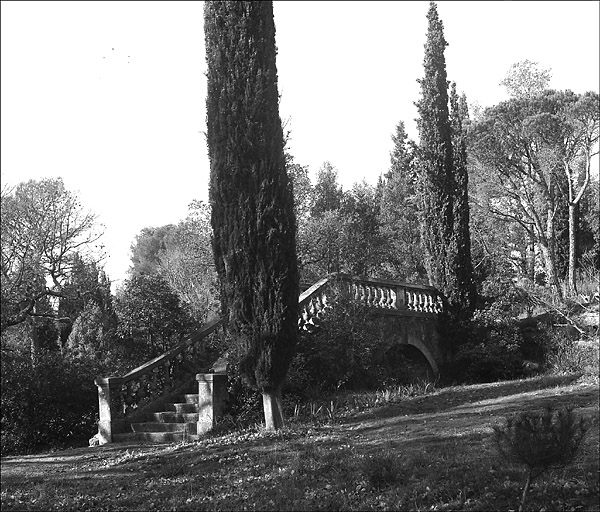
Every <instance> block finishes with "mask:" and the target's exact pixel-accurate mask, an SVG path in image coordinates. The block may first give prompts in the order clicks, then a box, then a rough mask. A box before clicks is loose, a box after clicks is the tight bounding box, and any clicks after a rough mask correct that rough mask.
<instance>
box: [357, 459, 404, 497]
mask: <svg viewBox="0 0 600 512" xmlns="http://www.w3.org/2000/svg"><path fill="white" fill-rule="evenodd" d="M362 469H363V473H364V475H365V478H366V480H367V482H369V484H370V485H371V486H372V487H373V488H374V489H377V490H381V489H384V488H385V487H387V486H390V485H395V484H397V483H399V482H401V481H402V480H403V477H404V472H403V470H402V465H401V463H400V459H399V457H398V455H397V454H396V453H393V452H391V451H386V452H384V453H383V454H381V455H376V456H373V457H368V458H366V459H365V460H364V463H363V468H362Z"/></svg>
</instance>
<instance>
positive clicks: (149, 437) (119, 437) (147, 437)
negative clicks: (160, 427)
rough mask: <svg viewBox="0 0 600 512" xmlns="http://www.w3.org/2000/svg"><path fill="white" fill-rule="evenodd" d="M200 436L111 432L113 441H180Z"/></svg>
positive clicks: (174, 433)
mask: <svg viewBox="0 0 600 512" xmlns="http://www.w3.org/2000/svg"><path fill="white" fill-rule="evenodd" d="M199 439H200V436H198V435H195V434H186V433H185V432H127V433H125V434H113V442H114V443H181V442H183V441H198V440H199Z"/></svg>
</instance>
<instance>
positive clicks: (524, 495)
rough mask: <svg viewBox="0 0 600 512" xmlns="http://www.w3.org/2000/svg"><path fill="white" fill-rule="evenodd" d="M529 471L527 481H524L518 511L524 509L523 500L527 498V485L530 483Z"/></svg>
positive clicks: (521, 511) (520, 511)
mask: <svg viewBox="0 0 600 512" xmlns="http://www.w3.org/2000/svg"><path fill="white" fill-rule="evenodd" d="M531 480H532V478H531V471H529V473H527V481H526V482H525V488H524V489H523V495H522V496H521V504H520V505H519V512H523V510H524V509H525V500H526V499H527V491H529V486H530V484H531Z"/></svg>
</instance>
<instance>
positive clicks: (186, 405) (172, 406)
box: [166, 402, 198, 414]
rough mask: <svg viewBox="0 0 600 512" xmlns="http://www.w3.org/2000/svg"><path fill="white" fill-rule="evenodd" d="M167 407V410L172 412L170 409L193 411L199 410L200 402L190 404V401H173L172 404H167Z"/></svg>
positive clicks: (181, 411) (179, 411) (183, 411)
mask: <svg viewBox="0 0 600 512" xmlns="http://www.w3.org/2000/svg"><path fill="white" fill-rule="evenodd" d="M166 408H167V411H166V412H170V411H175V412H178V413H182V414H185V413H191V412H198V404H197V403H195V404H193V403H192V404H190V403H187V402H185V403H171V404H166Z"/></svg>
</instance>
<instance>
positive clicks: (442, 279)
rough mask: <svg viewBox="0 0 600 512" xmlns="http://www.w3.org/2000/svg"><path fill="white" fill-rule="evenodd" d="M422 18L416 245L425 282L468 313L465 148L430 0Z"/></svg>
mask: <svg viewBox="0 0 600 512" xmlns="http://www.w3.org/2000/svg"><path fill="white" fill-rule="evenodd" d="M427 19H428V22H429V24H428V31H427V42H426V44H425V58H424V62H423V65H424V69H425V77H424V78H423V79H421V80H419V83H420V84H421V99H420V101H418V102H417V104H416V105H417V108H418V111H419V119H417V125H418V128H419V136H420V142H419V164H418V165H419V167H420V169H419V176H418V180H417V182H418V187H419V196H420V203H421V204H420V209H421V243H422V245H423V248H424V250H425V253H426V257H425V266H426V269H427V275H428V278H429V282H430V284H431V285H433V286H436V287H437V288H438V289H439V290H440V291H441V292H442V293H444V295H445V296H446V298H447V299H448V303H449V306H450V313H451V314H452V315H453V316H454V317H455V318H456V317H463V316H465V314H467V315H468V314H469V312H470V311H471V309H472V306H473V285H472V263H471V254H470V241H469V232H468V222H469V214H468V196H467V173H466V152H465V150H464V143H463V141H462V134H461V132H460V131H457V130H460V128H461V126H460V124H459V123H458V120H459V119H460V116H459V115H458V108H457V112H456V113H455V115H454V116H453V118H452V117H451V115H450V111H449V108H448V105H449V97H448V80H447V73H446V60H445V57H444V50H445V48H446V46H447V44H448V43H447V42H446V40H445V38H444V28H443V23H442V21H441V20H440V19H439V16H438V13H437V7H436V4H435V3H434V2H431V4H430V7H429V12H428V14H427ZM453 120H454V123H455V126H454V127H453ZM453 128H454V130H453ZM456 131H457V132H456ZM455 132H456V133H455ZM454 144H457V148H454V147H453V146H454Z"/></svg>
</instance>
